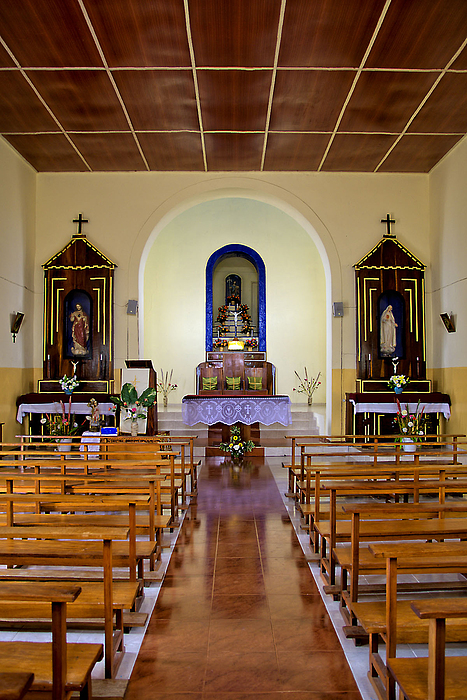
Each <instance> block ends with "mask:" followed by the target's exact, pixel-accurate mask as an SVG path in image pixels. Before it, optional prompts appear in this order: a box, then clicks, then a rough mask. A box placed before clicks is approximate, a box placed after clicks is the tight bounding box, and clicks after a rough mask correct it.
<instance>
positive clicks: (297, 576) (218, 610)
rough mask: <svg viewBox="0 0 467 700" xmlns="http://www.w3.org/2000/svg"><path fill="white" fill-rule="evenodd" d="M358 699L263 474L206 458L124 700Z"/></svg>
mask: <svg viewBox="0 0 467 700" xmlns="http://www.w3.org/2000/svg"><path fill="white" fill-rule="evenodd" d="M253 697H259V698H262V700H299V699H300V700H331V699H333V700H334V699H336V700H360V698H361V695H360V693H359V691H358V689H357V686H356V684H355V681H354V678H353V676H352V673H351V671H350V668H349V666H348V664H347V661H346V658H345V655H344V652H343V651H342V648H341V645H340V643H339V640H338V638H337V635H336V633H335V630H334V627H333V625H332V622H331V620H330V617H329V615H328V613H327V611H326V608H325V606H324V604H323V602H322V599H321V596H320V593H319V590H318V587H317V585H316V583H315V580H314V578H313V576H312V574H311V572H310V567H309V565H308V563H307V561H306V558H305V555H304V553H303V550H302V547H301V546H300V543H299V540H298V539H297V536H296V534H295V530H294V528H293V526H292V524H291V521H290V519H289V517H288V514H287V511H286V509H285V507H284V503H283V500H282V498H281V494H280V491H279V489H278V486H277V484H276V481H275V480H274V477H273V475H272V473H271V470H270V468H269V466H267V465H266V464H264V463H258V464H255V465H252V466H251V468H250V469H243V470H241V471H240V472H237V471H234V470H233V469H231V468H229V467H228V466H224V465H219V464H218V463H216V460H215V459H212V460H207V463H206V464H205V465H204V466H203V469H202V471H201V474H200V481H199V495H198V499H197V505H194V504H193V505H192V507H191V509H190V511H189V512H188V514H187V516H186V518H185V522H184V524H183V526H182V530H181V533H180V536H179V539H178V542H177V544H176V546H175V548H174V551H173V554H172V557H171V560H170V564H169V566H168V569H167V573H166V577H165V580H164V583H163V586H162V589H161V591H160V593H159V596H158V598H157V602H156V605H155V608H154V612H153V615H152V619H151V622H150V623H149V626H148V629H147V632H146V635H145V638H144V641H143V643H142V646H141V649H140V652H139V655H138V658H137V660H136V663H135V666H134V669H133V673H132V676H131V679H130V682H129V685H128V689H127V693H126V695H125V700H146V699H149V698H151V700H152V699H153V700H175V699H177V700H188V699H190V700H214V699H216V700H224V699H225V700H227V699H229V700H247V699H248V700H251V699H252V698H253Z"/></svg>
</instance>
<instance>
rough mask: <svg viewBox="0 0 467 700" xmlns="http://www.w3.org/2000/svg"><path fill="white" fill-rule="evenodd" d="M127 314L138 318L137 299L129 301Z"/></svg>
mask: <svg viewBox="0 0 467 700" xmlns="http://www.w3.org/2000/svg"><path fill="white" fill-rule="evenodd" d="M126 312H127V314H128V315H129V316H136V314H137V312H138V302H137V300H136V299H128V303H127V305H126Z"/></svg>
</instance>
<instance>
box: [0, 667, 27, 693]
mask: <svg viewBox="0 0 467 700" xmlns="http://www.w3.org/2000/svg"><path fill="white" fill-rule="evenodd" d="M33 680H34V674H33V673H28V672H27V671H24V672H20V671H18V672H16V673H15V672H13V673H11V672H8V671H6V672H5V671H0V700H22V698H24V696H25V694H26V693H27V692H28V690H29V688H30V687H31V685H32V682H33Z"/></svg>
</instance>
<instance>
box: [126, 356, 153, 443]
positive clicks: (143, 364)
mask: <svg viewBox="0 0 467 700" xmlns="http://www.w3.org/2000/svg"><path fill="white" fill-rule="evenodd" d="M125 366H126V368H127V369H146V370H148V372H149V383H148V387H150V388H153V389H155V388H156V386H157V374H156V372H155V370H154V367H153V366H152V362H151V360H125ZM156 434H157V397H156V400H155V402H154V405H153V406H152V407H151V408H148V420H147V426H146V435H156Z"/></svg>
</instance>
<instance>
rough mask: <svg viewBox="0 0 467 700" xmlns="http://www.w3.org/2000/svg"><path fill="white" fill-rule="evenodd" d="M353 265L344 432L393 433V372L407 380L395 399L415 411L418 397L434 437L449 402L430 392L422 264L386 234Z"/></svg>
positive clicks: (444, 397)
mask: <svg viewBox="0 0 467 700" xmlns="http://www.w3.org/2000/svg"><path fill="white" fill-rule="evenodd" d="M382 223H386V225H387V233H386V235H385V236H384V237H383V238H382V239H381V240H380V241H379V243H378V244H377V245H376V246H375V247H374V248H372V250H370V252H369V253H368V254H367V255H365V256H364V257H363V258H362V259H361V260H360V261H359V262H358V263H356V265H355V266H354V267H355V279H356V302H357V303H356V306H357V318H356V336H357V353H356V371H357V385H356V391H355V392H353V393H348V394H346V432H347V434H352V435H353V434H355V435H364V434H368V435H379V434H391V433H393V432H394V415H395V413H396V412H397V402H396V395H395V393H394V391H393V390H391V389H390V388H389V387H388V381H389V379H390V377H391V376H392V375H394V374H404V375H405V376H408V377H409V378H410V383H409V384H408V385H407V388H406V389H405V390H404V391H403V393H402V394H401V395H400V396H399V399H400V401H401V403H402V405H403V406H404V407H405V405H406V404H408V405H409V409H410V410H411V411H413V410H414V409H415V408H416V405H417V402H418V400H419V399H420V402H421V405H423V408H424V411H425V413H426V415H427V416H428V418H429V421H428V422H427V425H426V427H425V430H426V433H432V434H434V433H437V432H439V428H440V417H441V416H442V415H443V416H444V417H445V418H449V416H450V399H449V396H448V395H446V394H441V393H439V392H433V391H432V386H431V381H430V380H429V379H427V378H426V331H425V265H424V264H423V263H422V262H421V261H420V260H419V259H418V258H417V257H416V256H415V255H413V254H412V253H411V252H410V251H409V250H407V248H405V247H404V246H403V245H402V244H401V243H400V242H399V241H397V240H396V238H395V236H394V235H393V234H392V233H391V232H390V225H391V223H394V221H393V220H391V219H390V217H389V215H388V216H387V218H386V219H383V220H382Z"/></svg>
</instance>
